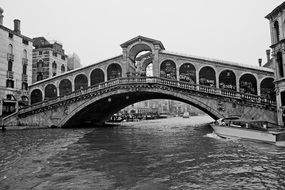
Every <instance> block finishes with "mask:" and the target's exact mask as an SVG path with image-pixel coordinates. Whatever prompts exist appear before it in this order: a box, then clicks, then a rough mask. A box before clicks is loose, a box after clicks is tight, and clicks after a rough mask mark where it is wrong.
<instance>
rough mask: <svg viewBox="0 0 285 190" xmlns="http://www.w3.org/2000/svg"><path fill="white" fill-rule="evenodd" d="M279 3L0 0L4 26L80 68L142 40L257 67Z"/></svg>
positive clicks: (247, 0) (239, 0) (253, 0)
mask: <svg viewBox="0 0 285 190" xmlns="http://www.w3.org/2000/svg"><path fill="white" fill-rule="evenodd" d="M282 2H283V1H282V0H215V1H214V0H144V1H138V0H101V1H99V0H25V1H23V0H1V3H0V7H2V8H3V9H4V26H6V27H8V28H11V29H12V28H13V19H15V18H18V19H20V20H21V31H22V34H23V35H26V36H28V37H30V38H33V37H38V36H44V37H46V38H47V39H48V40H57V41H59V42H61V43H62V44H63V47H64V49H65V51H66V53H67V54H71V53H73V52H75V53H77V54H78V55H79V57H80V59H81V61H82V64H83V65H84V66H86V65H90V64H92V63H96V62H98V61H100V60H104V59H107V58H110V57H113V56H116V55H119V54H121V47H120V44H121V43H123V42H125V41H128V40H129V39H131V38H133V37H136V36H137V35H142V36H146V37H149V38H154V39H157V40H160V41H162V43H163V44H164V46H165V48H166V50H168V51H175V52H179V53H186V54H190V55H196V56H202V57H208V58H216V59H222V60H226V61H234V62H238V63H242V64H248V65H258V62H257V59H258V58H262V59H263V63H265V61H266V55H265V50H266V49H268V48H269V46H270V33H269V24H268V20H267V19H265V18H264V16H266V15H267V14H268V13H269V12H271V11H272V10H273V9H274V8H275V7H276V6H278V5H279V4H281V3H282Z"/></svg>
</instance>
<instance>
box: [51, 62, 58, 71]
mask: <svg viewBox="0 0 285 190" xmlns="http://www.w3.org/2000/svg"><path fill="white" fill-rule="evenodd" d="M52 68H53V69H56V68H57V65H56V63H55V61H54V62H53V63H52Z"/></svg>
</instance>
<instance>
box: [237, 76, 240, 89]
mask: <svg viewBox="0 0 285 190" xmlns="http://www.w3.org/2000/svg"><path fill="white" fill-rule="evenodd" d="M239 79H240V77H238V76H236V88H237V92H240V89H239Z"/></svg>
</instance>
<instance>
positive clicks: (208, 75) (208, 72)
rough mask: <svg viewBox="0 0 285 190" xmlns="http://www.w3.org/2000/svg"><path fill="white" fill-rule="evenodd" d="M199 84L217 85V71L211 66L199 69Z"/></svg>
mask: <svg viewBox="0 0 285 190" xmlns="http://www.w3.org/2000/svg"><path fill="white" fill-rule="evenodd" d="M199 84H200V85H204V86H211V87H216V72H215V70H214V69H213V68H212V67H210V66H205V67H203V68H202V69H200V71H199Z"/></svg>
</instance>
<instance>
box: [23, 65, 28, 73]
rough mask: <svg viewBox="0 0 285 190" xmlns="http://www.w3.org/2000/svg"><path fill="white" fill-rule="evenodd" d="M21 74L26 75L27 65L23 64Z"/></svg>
mask: <svg viewBox="0 0 285 190" xmlns="http://www.w3.org/2000/svg"><path fill="white" fill-rule="evenodd" d="M23 74H24V75H26V74H27V64H23Z"/></svg>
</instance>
